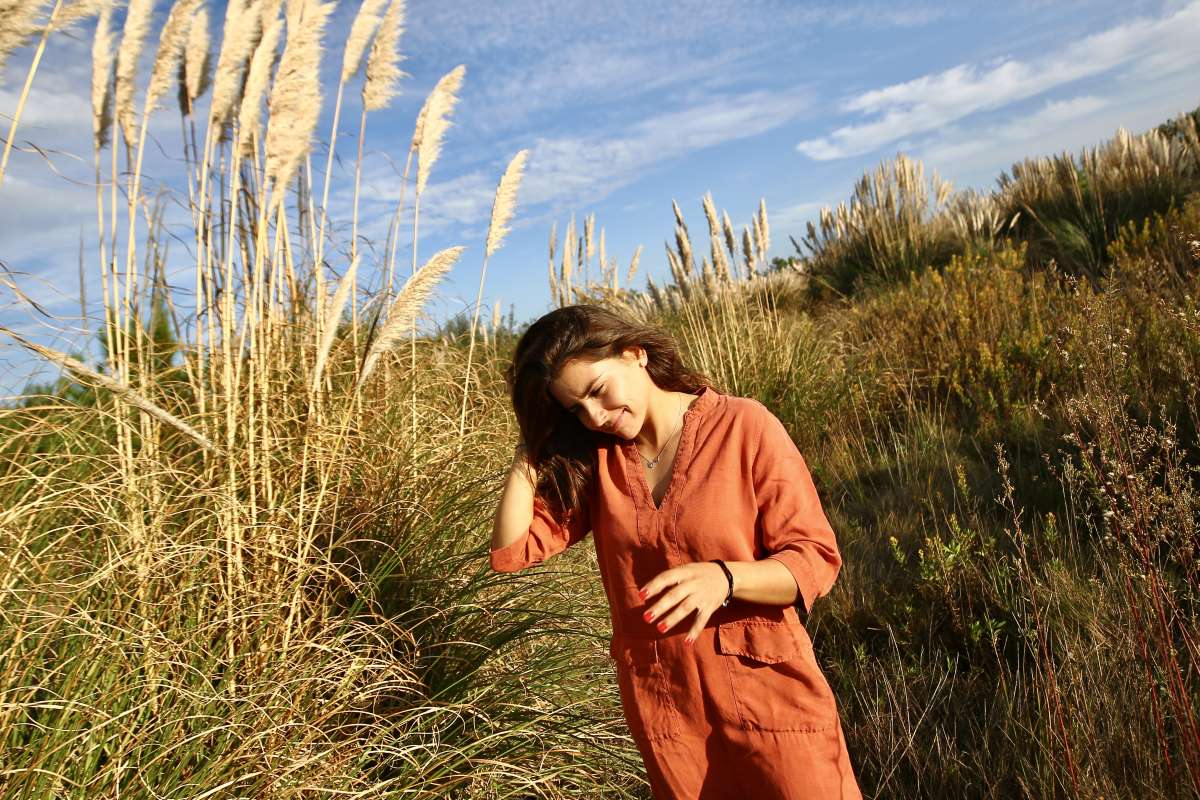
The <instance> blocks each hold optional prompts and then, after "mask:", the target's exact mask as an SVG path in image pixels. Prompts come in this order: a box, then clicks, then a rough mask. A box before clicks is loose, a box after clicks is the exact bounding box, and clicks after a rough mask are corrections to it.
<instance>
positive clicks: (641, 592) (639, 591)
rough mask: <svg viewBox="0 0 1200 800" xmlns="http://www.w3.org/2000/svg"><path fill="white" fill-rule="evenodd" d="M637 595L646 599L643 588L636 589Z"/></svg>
mask: <svg viewBox="0 0 1200 800" xmlns="http://www.w3.org/2000/svg"><path fill="white" fill-rule="evenodd" d="M638 597H640V598H642V599H643V600H645V599H646V590H645V589H638Z"/></svg>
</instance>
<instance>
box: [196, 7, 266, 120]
mask: <svg viewBox="0 0 1200 800" xmlns="http://www.w3.org/2000/svg"><path fill="white" fill-rule="evenodd" d="M259 1H260V0H229V5H227V6H226V7H225V26H224V28H222V32H221V52H220V53H219V54H218V55H217V69H216V73H215V74H214V75H213V96H212V105H211V106H210V107H209V119H210V120H211V121H212V123H214V124H216V125H224V124H226V123H227V122H229V121H230V115H231V114H233V110H234V108H235V107H236V106H237V105H238V103H239V101H240V100H241V94H240V93H241V91H242V69H243V68H244V67H245V65H246V61H247V59H249V58H250V54H251V53H252V52H253V50H254V45H255V43H256V42H257V41H258V38H259V35H260V34H261V33H262V19H261V18H260V16H259V13H258V5H259Z"/></svg>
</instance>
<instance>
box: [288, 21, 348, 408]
mask: <svg viewBox="0 0 1200 800" xmlns="http://www.w3.org/2000/svg"><path fill="white" fill-rule="evenodd" d="M280 22H281V20H275V22H274V23H273V24H272V26H271V27H273V28H274V27H277V26H278V24H279V23H280ZM361 259H362V255H361V254H359V255H356V256H355V257H354V261H352V262H350V269H348V270H346V274H345V275H343V276H342V279H341V280H340V281H338V285H337V289H335V290H334V292H333V295H332V296H331V297H330V298H329V302H328V303H326V305H325V323H324V329H323V330H322V331H321V334H320V336H318V337H317V360H316V363H315V364H314V365H313V377H312V385H311V391H312V392H313V393H316V391H317V389H319V388H320V387H321V375H322V373H323V372H324V370H325V363H326V361H328V359H329V351H330V350H332V349H333V339H334V336H336V334H337V327H338V321H339V320H341V318H342V311H344V310H345V308H346V301H347V300H348V299H349V298H350V289H351V287H353V286H354V275H355V273H357V272H358V262H359V261H360V260H361Z"/></svg>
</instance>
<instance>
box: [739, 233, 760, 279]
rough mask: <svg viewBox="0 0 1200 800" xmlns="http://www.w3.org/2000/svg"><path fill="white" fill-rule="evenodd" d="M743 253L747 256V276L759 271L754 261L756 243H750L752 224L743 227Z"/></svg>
mask: <svg viewBox="0 0 1200 800" xmlns="http://www.w3.org/2000/svg"><path fill="white" fill-rule="evenodd" d="M742 255H743V256H745V257H746V276H747V277H749V276H750V275H752V274H754V273H755V272H757V271H758V268H757V266H756V265H755V263H754V260H755V259H754V245H752V244H751V243H750V226H749V225H747V226H746V227H744V228H742Z"/></svg>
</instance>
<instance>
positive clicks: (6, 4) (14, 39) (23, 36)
mask: <svg viewBox="0 0 1200 800" xmlns="http://www.w3.org/2000/svg"><path fill="white" fill-rule="evenodd" d="M45 5H46V1H45V0H0V73H3V71H4V62H5V61H7V60H8V56H9V55H10V54H11V53H12V51H14V50H16V49H17V48H18V47H22V46H24V45H25V44H27V43H28V42H29V40H30V39H32V38H33V37H34V36H35V35H36V34H37V33H39V32H40V31H41V26H40V24H39V19H38V18H39V17H40V16H41V14H42V7H43V6H45Z"/></svg>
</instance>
